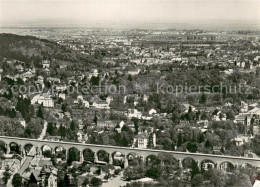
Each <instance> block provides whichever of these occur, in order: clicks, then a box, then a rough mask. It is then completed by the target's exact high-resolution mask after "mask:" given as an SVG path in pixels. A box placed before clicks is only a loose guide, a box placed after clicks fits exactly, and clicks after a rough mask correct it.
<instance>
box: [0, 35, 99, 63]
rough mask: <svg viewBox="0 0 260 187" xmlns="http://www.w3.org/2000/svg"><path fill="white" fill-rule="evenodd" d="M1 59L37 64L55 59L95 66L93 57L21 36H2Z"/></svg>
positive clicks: (52, 43) (49, 42)
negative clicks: (44, 60)
mask: <svg viewBox="0 0 260 187" xmlns="http://www.w3.org/2000/svg"><path fill="white" fill-rule="evenodd" d="M0 57H2V58H10V59H16V60H20V61H24V62H26V63H31V62H32V61H33V62H34V63H35V64H36V66H37V63H38V62H40V61H41V60H42V59H51V58H52V59H55V60H57V61H66V62H70V63H74V64H75V63H79V64H82V63H84V64H85V63H87V64H92V65H93V64H94V63H93V62H94V60H93V59H92V58H91V57H87V56H85V55H84V54H81V53H79V52H78V51H73V50H71V49H70V48H68V47H66V46H62V45H59V44H57V43H55V42H52V41H48V40H45V39H39V38H37V37H34V36H19V35H15V34H6V33H3V34H0Z"/></svg>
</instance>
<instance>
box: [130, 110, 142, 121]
mask: <svg viewBox="0 0 260 187" xmlns="http://www.w3.org/2000/svg"><path fill="white" fill-rule="evenodd" d="M127 116H128V117H129V118H138V119H140V118H141V117H142V112H139V111H138V110H137V109H128V113H127Z"/></svg>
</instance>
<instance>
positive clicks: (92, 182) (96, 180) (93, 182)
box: [90, 177, 102, 186]
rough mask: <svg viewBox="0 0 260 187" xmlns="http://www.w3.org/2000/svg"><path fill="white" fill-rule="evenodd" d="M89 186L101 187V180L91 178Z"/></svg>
mask: <svg viewBox="0 0 260 187" xmlns="http://www.w3.org/2000/svg"><path fill="white" fill-rule="evenodd" d="M90 184H91V185H92V186H101V185H102V181H101V179H99V178H96V177H93V178H92V179H91V180H90Z"/></svg>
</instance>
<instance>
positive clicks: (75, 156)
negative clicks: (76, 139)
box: [67, 147, 80, 165]
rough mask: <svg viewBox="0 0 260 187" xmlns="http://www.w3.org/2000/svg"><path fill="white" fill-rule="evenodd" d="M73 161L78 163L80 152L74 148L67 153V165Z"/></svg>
mask: <svg viewBox="0 0 260 187" xmlns="http://www.w3.org/2000/svg"><path fill="white" fill-rule="evenodd" d="M73 161H80V150H78V149H77V148H76V147H71V148H69V149H68V153H67V163H68V165H71V164H72V162H73Z"/></svg>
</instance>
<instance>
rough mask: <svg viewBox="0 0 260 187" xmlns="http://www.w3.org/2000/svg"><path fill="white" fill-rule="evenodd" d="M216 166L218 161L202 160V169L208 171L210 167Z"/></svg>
mask: <svg viewBox="0 0 260 187" xmlns="http://www.w3.org/2000/svg"><path fill="white" fill-rule="evenodd" d="M213 168H216V163H215V162H213V161H212V160H210V159H205V160H202V161H201V162H200V169H201V171H207V170H209V169H213Z"/></svg>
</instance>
